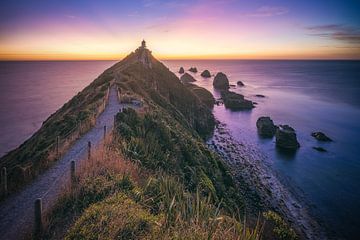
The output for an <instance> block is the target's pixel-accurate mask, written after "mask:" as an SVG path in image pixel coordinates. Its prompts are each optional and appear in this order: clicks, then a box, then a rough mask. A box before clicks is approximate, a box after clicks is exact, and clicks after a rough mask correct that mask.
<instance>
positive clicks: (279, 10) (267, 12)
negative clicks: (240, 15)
mask: <svg viewBox="0 0 360 240" xmlns="http://www.w3.org/2000/svg"><path fill="white" fill-rule="evenodd" d="M288 12H289V9H287V8H286V7H276V6H272V7H271V6H262V7H260V8H258V9H256V11H255V12H252V13H248V14H246V16H248V17H273V16H280V15H284V14H286V13H288Z"/></svg>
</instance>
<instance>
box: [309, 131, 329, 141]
mask: <svg viewBox="0 0 360 240" xmlns="http://www.w3.org/2000/svg"><path fill="white" fill-rule="evenodd" d="M311 136H313V137H314V138H316V139H317V140H318V141H321V142H332V139H331V138H329V137H328V136H326V135H325V133H323V132H312V133H311Z"/></svg>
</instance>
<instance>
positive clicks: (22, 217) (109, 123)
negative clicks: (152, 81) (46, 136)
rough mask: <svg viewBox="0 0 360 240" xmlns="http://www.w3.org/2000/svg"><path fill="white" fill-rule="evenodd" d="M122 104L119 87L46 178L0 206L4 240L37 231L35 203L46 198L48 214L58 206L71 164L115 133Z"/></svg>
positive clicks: (44, 204) (27, 187)
mask: <svg viewBox="0 0 360 240" xmlns="http://www.w3.org/2000/svg"><path fill="white" fill-rule="evenodd" d="M129 106H131V105H129V104H121V103H119V101H118V93H117V90H116V89H115V87H112V88H111V89H110V94H109V101H108V104H107V106H106V108H105V110H104V111H103V112H102V113H101V114H100V115H99V117H98V118H97V120H96V123H95V126H94V127H93V128H92V129H91V130H90V131H88V132H87V133H86V134H84V135H83V136H82V137H81V138H80V139H78V140H77V141H76V142H75V143H74V144H73V145H72V146H71V147H70V148H69V150H68V151H67V152H66V153H65V154H64V155H63V156H62V157H61V158H60V159H59V160H58V161H57V162H56V163H55V164H54V166H52V167H51V168H50V169H48V170H47V171H45V172H44V173H43V174H42V175H40V176H39V177H37V178H36V179H35V180H34V181H33V182H32V183H31V184H29V185H28V186H26V187H25V188H23V189H22V190H21V191H19V192H17V193H14V194H13V195H11V196H9V197H8V198H7V199H5V200H4V201H3V202H1V203H0V238H1V239H4V240H5V239H23V238H25V236H26V235H27V236H29V235H28V234H29V233H31V232H32V230H33V227H34V215H35V212H34V211H35V210H34V203H35V200H36V199H38V198H42V209H43V212H46V211H47V210H48V209H50V208H51V206H52V205H53V204H54V203H55V202H56V199H57V198H58V196H59V194H60V193H61V190H62V189H63V186H64V185H65V184H67V183H68V182H69V179H70V163H71V161H75V162H76V163H78V162H79V161H81V160H84V159H86V158H87V154H88V142H91V144H92V146H97V145H99V143H100V142H101V141H102V139H103V137H104V126H106V128H107V131H109V132H110V131H111V130H112V128H113V125H114V116H115V115H116V113H117V112H118V111H119V110H120V109H122V108H123V107H129Z"/></svg>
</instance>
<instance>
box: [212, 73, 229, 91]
mask: <svg viewBox="0 0 360 240" xmlns="http://www.w3.org/2000/svg"><path fill="white" fill-rule="evenodd" d="M213 86H214V88H216V89H229V79H228V78H227V76H226V75H225V74H224V73H222V72H219V73H217V74H216V76H215V78H214V82H213Z"/></svg>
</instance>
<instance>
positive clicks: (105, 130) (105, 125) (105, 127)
mask: <svg viewBox="0 0 360 240" xmlns="http://www.w3.org/2000/svg"><path fill="white" fill-rule="evenodd" d="M105 138H106V125H105V126H104V140H105Z"/></svg>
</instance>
